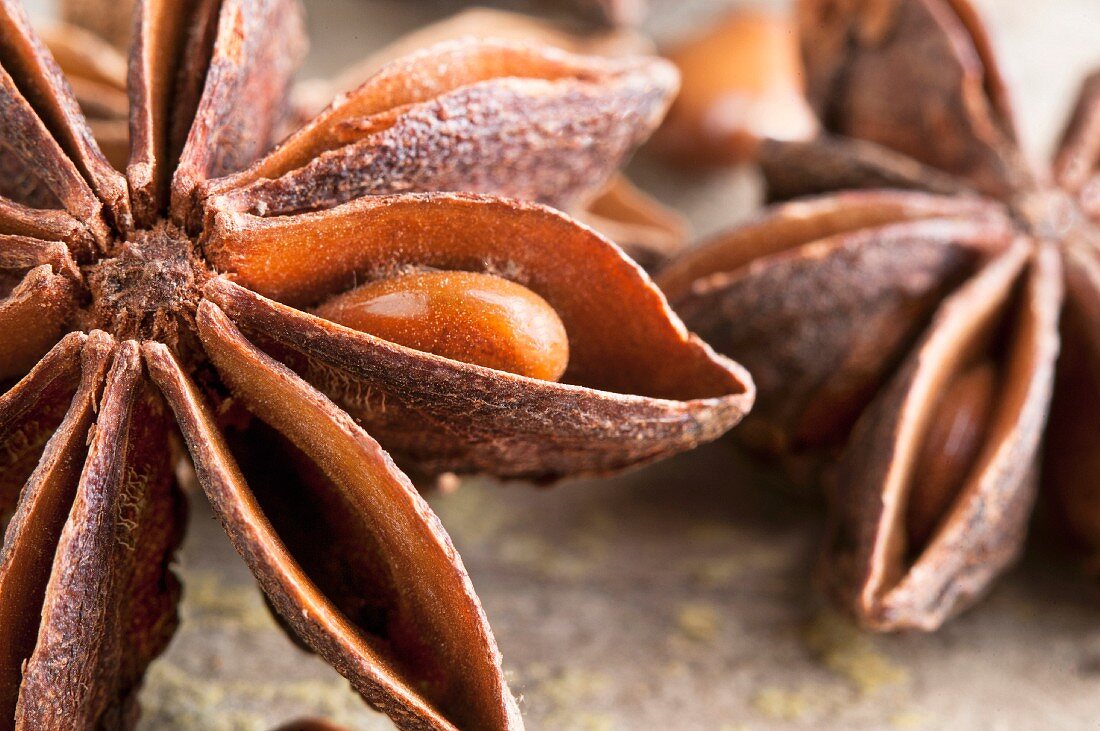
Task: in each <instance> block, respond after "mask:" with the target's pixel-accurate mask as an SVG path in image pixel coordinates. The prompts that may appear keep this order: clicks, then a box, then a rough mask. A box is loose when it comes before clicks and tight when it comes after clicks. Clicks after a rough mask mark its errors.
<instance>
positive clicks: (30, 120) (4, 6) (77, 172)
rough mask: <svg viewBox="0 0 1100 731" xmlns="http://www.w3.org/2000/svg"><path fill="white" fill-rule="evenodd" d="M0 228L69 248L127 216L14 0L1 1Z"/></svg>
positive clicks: (117, 179)
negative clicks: (61, 243)
mask: <svg viewBox="0 0 1100 731" xmlns="http://www.w3.org/2000/svg"><path fill="white" fill-rule="evenodd" d="M0 58H2V59H3V61H2V63H0V98H2V99H3V101H4V103H3V105H2V106H0V148H2V152H3V154H2V155H0V234H18V235H23V236H32V237H35V238H40V239H46V240H51V241H64V242H65V243H66V244H68V245H69V248H70V250H71V251H72V252H73V254H74V256H77V257H78V258H87V257H90V256H91V255H92V254H93V253H94V252H95V251H97V250H101V249H102V248H103V247H105V246H107V245H108V242H109V240H110V230H111V226H112V225H114V226H115V227H117V228H119V229H122V230H125V229H127V228H128V227H129V226H130V224H131V215H130V206H129V197H128V195H127V190H126V181H125V180H124V179H123V177H122V176H121V175H119V174H118V173H117V172H116V171H115V170H114V169H113V168H112V167H111V165H110V163H109V162H108V161H107V159H106V158H105V157H104V156H103V153H102V152H100V149H99V147H98V145H96V143H95V140H94V139H93V137H92V133H91V130H89V129H88V126H87V124H86V123H85V122H84V118H83V116H82V115H81V113H80V109H79V107H78V105H77V102H76V99H75V97H74V96H73V93H72V89H71V88H70V86H69V85H68V83H67V82H66V80H65V78H64V77H63V76H62V72H61V69H60V67H59V66H58V65H57V63H56V62H55V61H54V60H53V58H52V57H51V56H50V54H49V53H48V52H47V51H46V49H45V46H44V45H43V43H42V42H41V41H40V40H39V39H38V38H37V36H35V35H34V33H33V32H32V31H31V29H30V23H29V21H28V20H27V16H26V13H25V12H24V10H23V8H22V6H21V5H20V4H19V3H18V2H17V0H3V2H0Z"/></svg>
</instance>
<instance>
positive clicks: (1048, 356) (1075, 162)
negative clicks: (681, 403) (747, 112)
mask: <svg viewBox="0 0 1100 731" xmlns="http://www.w3.org/2000/svg"><path fill="white" fill-rule="evenodd" d="M798 22H799V25H800V27H801V28H802V46H803V57H804V61H805V63H806V66H807V84H808V88H807V93H808V96H809V98H810V99H811V101H812V102H813V103H814V107H815V109H816V110H817V112H818V114H819V116H820V120H821V123H822V134H821V135H819V136H818V137H817V138H815V139H813V140H810V141H806V142H797V143H790V142H781V141H778V140H771V141H769V142H767V143H765V144H764V145H762V147H761V150H760V151H761V155H762V161H763V169H764V174H765V177H766V179H767V181H768V184H769V188H770V195H771V196H772V197H773V198H784V197H786V196H788V195H792V194H799V193H805V192H819V193H825V194H826V195H824V196H823V197H822V198H820V199H818V200H816V201H814V200H811V201H796V202H791V203H786V204H783V205H781V206H777V207H774V208H772V209H769V212H768V213H766V214H765V215H763V216H762V217H760V218H759V219H758V220H757V221H752V222H749V223H747V224H745V225H744V226H741V227H739V228H737V229H734V230H733V231H731V232H729V233H727V234H725V235H723V236H720V237H717V238H716V239H715V241H714V243H712V244H711V245H709V246H704V247H702V248H701V249H700V250H699V251H697V252H691V253H688V254H685V255H683V256H682V258H681V259H680V260H679V261H674V262H673V263H672V264H671V265H670V266H669V267H668V268H667V270H666V272H665V273H664V274H663V275H662V276H661V278H660V281H661V282H662V283H663V285H664V287H665V289H666V291H667V292H668V293H669V296H670V300H671V301H672V302H673V304H674V306H676V307H677V309H678V310H679V311H680V312H681V313H682V314H683V315H684V317H685V320H686V322H687V323H688V325H689V326H691V327H694V328H696V329H698V330H699V331H700V333H701V334H702V335H703V336H704V337H708V338H709V339H711V341H712V342H713V343H714V344H715V345H716V346H717V348H718V350H719V351H727V348H733V349H737V351H738V356H739V358H743V359H744V360H745V362H746V363H747V364H748V366H749V367H750V368H751V369H753V371H754V373H755V374H756V375H757V377H758V385H759V388H760V407H759V409H758V410H757V415H756V416H754V419H753V420H750V421H756V420H759V422H762V425H757V424H754V427H756V428H749V429H747V430H745V433H746V436H747V437H749V438H754V439H755V441H756V442H757V443H759V444H761V445H763V446H765V447H767V448H770V449H771V450H772V451H774V452H778V453H780V454H781V455H782V456H785V457H786V458H788V459H792V458H795V457H798V456H801V455H805V453H806V450H807V449H810V450H816V449H817V448H819V447H820V446H822V445H824V446H828V447H831V448H833V449H837V450H840V451H841V457H840V467H839V468H838V470H837V476H836V478H835V485H834V488H833V492H834V500H833V501H832V522H833V524H834V528H833V533H832V538H831V542H830V546H829V549H828V553H827V557H826V560H825V562H824V566H823V569H824V570H823V574H824V577H825V582H826V585H827V586H828V587H829V589H830V592H831V593H832V594H833V595H834V596H835V597H836V598H837V599H838V600H839V601H840V602H841V603H842V604H843V605H844V606H845V607H846V608H847V609H849V610H850V611H851V612H852V613H853V614H854V615H855V616H856V617H857V619H859V620H860V621H861V622H862V623H863V624H865V625H867V626H869V627H872V628H874V629H880V630H882V629H896V628H907V627H908V628H920V629H926V630H927V629H934V628H936V627H938V626H939V625H940V624H942V623H943V622H944V621H945V620H946V619H947V618H948V617H950V616H951V615H952V614H953V613H955V612H957V611H959V610H961V609H963V608H964V607H966V606H968V605H969V604H971V603H972V602H973V601H974V600H975V598H976V597H977V596H979V595H980V594H981V593H982V592H984V591H985V590H986V589H987V588H988V586H989V585H990V584H991V582H992V581H993V579H994V578H995V577H996V576H997V575H998V574H999V573H1000V572H1002V571H1003V570H1004V569H1005V567H1006V566H1007V565H1008V564H1009V563H1010V562H1011V561H1012V560H1013V559H1014V558H1015V557H1016V556H1017V555H1018V554H1019V552H1020V550H1021V547H1022V545H1023V541H1024V533H1025V530H1024V529H1025V526H1026V521H1027V516H1028V514H1029V512H1030V508H1031V504H1032V502H1033V500H1034V496H1035V486H1036V482H1035V480H1036V476H1037V475H1039V474H1042V475H1044V479H1043V484H1042V488H1043V493H1044V494H1045V495H1046V496H1048V497H1049V498H1051V500H1052V502H1053V503H1054V504H1055V505H1056V507H1057V508H1058V510H1057V511H1056V512H1058V513H1061V514H1062V515H1064V516H1066V517H1067V518H1068V520H1067V522H1066V527H1067V528H1068V529H1069V530H1068V531H1067V532H1069V533H1071V534H1072V535H1073V537H1074V538H1076V539H1077V540H1079V541H1081V542H1082V543H1083V544H1084V545H1086V546H1088V547H1090V548H1091V550H1093V551H1095V550H1096V549H1097V547H1100V534H1098V533H1097V528H1098V526H1100V517H1098V516H1100V513H1098V511H1097V506H1100V500H1098V499H1097V491H1096V490H1095V487H1094V485H1093V484H1092V483H1093V482H1094V481H1093V480H1092V479H1091V478H1092V476H1093V475H1095V474H1096V467H1095V464H1094V463H1095V459H1094V458H1093V456H1092V455H1093V454H1094V453H1095V451H1096V450H1095V439H1096V433H1095V429H1092V428H1091V427H1090V426H1089V418H1088V416H1087V415H1088V414H1089V413H1090V412H1089V411H1088V409H1089V408H1090V404H1092V403H1094V402H1095V401H1096V399H1097V398H1098V397H1097V393H1100V380H1098V379H1097V377H1096V371H1095V369H1093V368H1090V367H1089V366H1088V365H1087V364H1088V363H1090V362H1092V359H1093V358H1094V357H1095V353H1098V352H1100V229H1098V228H1097V227H1096V225H1095V223H1094V221H1092V220H1090V218H1089V217H1090V215H1091V213H1090V211H1089V209H1088V206H1087V205H1086V202H1087V200H1088V197H1087V196H1086V195H1083V194H1082V190H1083V188H1082V186H1085V187H1087V185H1088V182H1087V181H1088V180H1089V179H1090V176H1091V175H1092V174H1093V170H1094V169H1095V151H1096V150H1097V149H1100V141H1098V140H1097V136H1098V135H1100V125H1096V124H1094V123H1093V118H1094V117H1095V114H1094V111H1095V108H1096V107H1095V99H1096V92H1095V88H1096V87H1095V84H1093V83H1091V82H1088V83H1086V84H1085V87H1084V89H1083V94H1082V100H1081V102H1080V103H1079V104H1078V111H1077V113H1076V114H1075V116H1074V118H1073V120H1072V121H1071V123H1070V125H1069V126H1068V128H1067V132H1066V134H1065V137H1064V141H1063V146H1062V149H1061V151H1060V152H1059V154H1058V155H1057V156H1056V158H1055V160H1056V162H1055V165H1054V172H1055V175H1054V176H1049V177H1050V178H1053V179H1056V180H1057V181H1058V182H1060V183H1062V184H1063V185H1064V187H1063V188H1057V187H1054V185H1053V184H1052V183H1048V182H1047V179H1048V176H1047V175H1045V174H1043V173H1041V172H1036V171H1033V170H1031V169H1030V168H1029V167H1028V166H1027V164H1026V163H1025V160H1024V156H1023V155H1022V153H1021V152H1020V150H1019V149H1018V147H1017V145H1016V142H1015V140H1016V135H1015V132H1014V122H1013V120H1012V115H1011V109H1010V105H1009V103H1008V101H1007V99H1008V95H1007V92H1006V91H1005V88H1004V84H1003V82H1002V80H1001V78H1000V74H999V72H998V71H997V66H996V61H995V59H994V56H993V52H992V48H991V45H990V43H989V41H988V39H987V36H986V33H985V31H984V29H983V28H982V26H981V24H980V22H979V19H978V16H977V14H976V13H975V12H974V10H973V8H972V7H971V6H970V5H969V3H967V2H965V1H964V0H857V1H856V2H847V1H846V0H804V1H803V2H801V3H800V4H799V6H798ZM899 86H901V87H904V88H906V90H907V93H906V94H905V95H902V96H901V97H899V96H898V95H897V94H891V93H890V90H891V89H896V88H898V87H899ZM882 186H890V187H893V188H895V189H896V190H893V191H884V190H873V189H876V188H881V187H882ZM855 188H867V189H872V190H866V191H864V192H854V191H853V190H852V189H855ZM928 193H941V194H946V195H950V196H951V197H950V198H948V197H929V196H928ZM983 196H984V197H983ZM917 202H920V204H919V205H918V204H917ZM930 203H931V205H930ZM907 209H908V210H907ZM921 231H923V232H924V233H923V234H922V237H924V238H925V239H926V243H927V244H931V243H932V242H934V241H938V242H939V244H938V245H934V246H932V247H931V249H929V251H934V252H938V255H939V256H940V257H942V256H944V255H945V254H946V253H947V252H949V251H955V252H957V254H956V256H955V257H954V262H953V263H952V262H951V258H952V257H949V258H947V259H937V258H932V259H929V258H928V256H927V255H923V256H902V255H901V252H902V251H906V250H907V249H906V247H907V246H912V244H913V242H912V241H910V242H909V243H908V244H905V243H902V242H900V241H899V234H904V233H905V232H908V234H916V233H917V232H921ZM908 234H906V235H905V236H903V238H902V241H903V240H904V238H908ZM830 237H831V238H830ZM842 242H847V245H851V246H853V247H858V248H861V249H863V250H864V251H865V252H872V251H874V250H875V249H876V248H879V247H881V250H882V256H881V257H879V258H878V260H877V266H876V267H875V268H869V269H866V270H860V269H858V268H855V269H854V268H852V267H851V266H843V267H839V268H838V267H837V266H836V263H837V261H840V260H839V259H838V258H837V257H836V255H835V254H836V253H837V252H838V251H839V250H841V249H843V247H844V246H845V243H842ZM991 257H992V258H991ZM937 260H938V261H939V262H940V264H939V265H937V266H942V267H943V268H941V269H939V270H938V271H939V274H935V272H937V268H936V267H933V268H932V269H929V268H928V265H929V263H930V262H936V261H937ZM869 261H871V260H867V262H869ZM891 261H892V262H893V264H892V265H890V264H889V262H891ZM865 263H866V262H865ZM860 271H866V272H868V273H867V274H866V275H864V276H859V274H858V272H860ZM930 274H933V276H931V277H929V275H930ZM807 283H810V285H812V286H809V287H807V286H806V284H807ZM1063 289H1064V290H1065V300H1066V303H1067V306H1066V311H1067V312H1068V313H1069V314H1068V315H1067V319H1066V323H1065V325H1064V327H1063V331H1064V333H1065V337H1064V339H1063V341H1062V342H1063V348H1064V350H1065V351H1066V352H1065V354H1064V356H1063V359H1062V365H1061V366H1059V368H1058V373H1059V375H1060V376H1061V378H1060V379H1059V380H1058V381H1057V382H1056V383H1055V385H1054V386H1053V387H1052V385H1051V381H1052V379H1053V378H1054V373H1055V365H1054V364H1055V360H1056V358H1057V357H1058V352H1059V349H1058V343H1059V316H1060V313H1061V311H1062V299H1063ZM760 293H764V294H760ZM769 293H771V297H770V298H769V297H767V296H766V295H768V294H769ZM762 303H763V304H762ZM818 303H827V304H828V305H829V306H828V307H819V306H817V304H818ZM836 303H840V306H839V307H837V306H836ZM884 304H886V305H890V304H895V305H897V304H904V306H902V307H901V309H900V310H892V309H891V308H890V307H888V306H887V307H884V306H883V305H884ZM913 305H917V306H916V307H914V306H913ZM806 310H808V311H806ZM822 311H824V312H826V313H827V314H831V315H832V316H833V317H834V319H833V320H832V321H829V322H828V324H827V326H825V327H823V326H821V324H820V323H819V322H818V319H819V317H820V315H819V313H820V312H822ZM933 313H935V314H934V315H933ZM899 315H900V317H899ZM815 333H816V334H820V336H821V337H820V338H818V339H817V340H816V341H815V340H814V337H813V335H814V334H815ZM727 352H728V351H727ZM776 354H778V356H777V355H776ZM982 371H986V372H989V373H991V374H992V375H990V376H989V377H979V376H974V377H973V378H972V377H971V376H972V375H973V374H975V373H979V374H980V372H982ZM983 383H984V384H985V385H982V384H983ZM963 388H965V389H970V392H969V393H967V394H963V395H960V396H958V397H957V398H955V397H952V402H951V403H945V399H947V398H948V397H949V395H951V394H956V393H957V389H963ZM974 389H978V390H979V391H980V390H981V389H984V390H985V392H984V393H981V392H974ZM1052 391H1053V392H1054V394H1056V395H1055V397H1054V403H1055V404H1056V408H1055V411H1054V413H1053V415H1052V417H1051V419H1050V420H1049V421H1050V423H1049V426H1048V418H1047V416H1048V409H1049V406H1050V402H1051V393H1052ZM959 393H961V392H959ZM987 401H988V402H990V403H992V404H993V405H992V406H991V407H988V408H986V407H982V406H981V404H982V403H983V402H987ZM982 412H986V413H984V414H983V413H982ZM853 422H854V423H855V426H854V428H853V427H852V424H853ZM953 425H954V426H953ZM747 426H748V425H747ZM956 427H957V428H958V429H959V431H958V433H956V434H954V435H947V436H945V430H949V429H952V428H956ZM1044 430H1046V436H1047V442H1046V444H1047V446H1046V450H1045V455H1044V459H1045V463H1044V465H1043V467H1044V469H1043V470H1041V471H1040V470H1039V456H1040V455H1039V454H1038V446H1037V445H1038V444H1039V442H1040V437H1041V436H1042V435H1043V434H1044Z"/></svg>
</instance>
